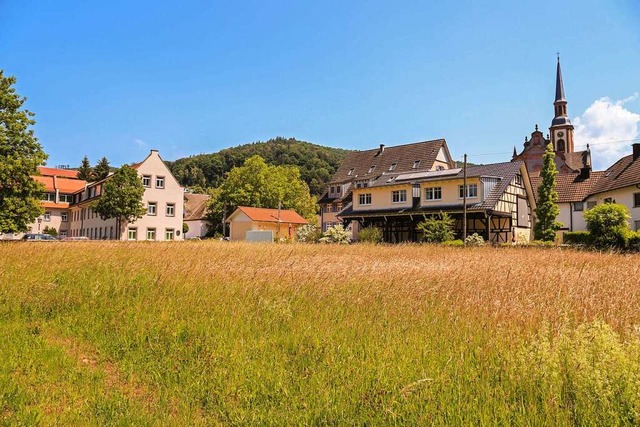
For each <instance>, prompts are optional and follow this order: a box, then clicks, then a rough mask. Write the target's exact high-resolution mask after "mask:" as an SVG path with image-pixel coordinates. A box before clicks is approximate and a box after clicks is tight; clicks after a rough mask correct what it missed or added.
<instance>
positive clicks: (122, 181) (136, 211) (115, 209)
mask: <svg viewBox="0 0 640 427" xmlns="http://www.w3.org/2000/svg"><path fill="white" fill-rule="evenodd" d="M143 194H144V187H143V186H142V181H141V180H140V178H139V177H138V173H137V172H136V170H135V169H133V168H132V167H130V166H128V165H124V166H122V167H121V168H120V169H118V170H116V171H115V172H114V174H113V175H112V176H111V178H109V179H108V180H107V181H106V182H105V183H104V193H103V195H102V197H100V198H99V199H98V201H97V202H96V203H95V204H94V205H93V206H92V207H93V210H94V211H95V212H96V213H97V214H98V215H100V218H102V219H103V220H107V219H109V218H115V219H116V235H117V236H121V235H122V227H123V226H124V225H125V224H126V223H129V222H133V221H135V220H136V219H138V218H142V216H143V215H144V214H145V213H146V210H145V208H144V206H143V205H142V195H143Z"/></svg>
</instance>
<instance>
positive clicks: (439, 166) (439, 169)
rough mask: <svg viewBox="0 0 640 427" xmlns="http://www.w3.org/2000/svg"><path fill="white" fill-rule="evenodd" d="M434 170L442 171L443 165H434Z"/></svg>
mask: <svg viewBox="0 0 640 427" xmlns="http://www.w3.org/2000/svg"><path fill="white" fill-rule="evenodd" d="M436 170H437V171H443V170H444V166H442V165H438V166H436Z"/></svg>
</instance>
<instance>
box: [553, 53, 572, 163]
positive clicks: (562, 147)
mask: <svg viewBox="0 0 640 427" xmlns="http://www.w3.org/2000/svg"><path fill="white" fill-rule="evenodd" d="M553 110H554V117H553V120H552V121H551V127H550V128H549V130H550V134H551V143H552V144H553V148H554V150H555V151H559V152H565V153H573V125H572V124H571V119H570V118H569V115H568V114H567V98H566V97H565V95H564V82H563V81H562V69H561V68H560V53H558V65H557V68H556V99H555V100H554V101H553Z"/></svg>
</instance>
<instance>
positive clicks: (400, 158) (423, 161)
mask: <svg viewBox="0 0 640 427" xmlns="http://www.w3.org/2000/svg"><path fill="white" fill-rule="evenodd" d="M383 147H384V149H382V150H381V149H380V148H376V149H373V150H366V151H352V152H350V153H349V154H347V158H346V159H345V160H344V161H343V162H342V164H341V165H340V167H339V168H338V170H337V171H336V173H335V174H334V175H333V178H332V179H331V182H332V183H337V182H345V181H352V180H355V179H370V178H372V177H376V176H378V175H380V174H382V173H383V172H386V173H389V172H394V173H399V172H408V171H414V172H415V171H427V170H429V169H431V168H432V167H433V164H434V163H435V161H436V157H437V156H438V154H439V153H440V150H441V149H443V150H444V151H445V153H446V155H447V156H448V157H449V159H450V158H451V156H450V155H449V151H448V149H447V143H446V142H445V140H444V139H436V140H432V141H423V142H414V143H412V144H405V145H397V146H395V147H385V146H383ZM416 160H419V161H420V164H419V165H418V167H417V168H415V169H414V168H413V164H414V162H415V161H416ZM394 163H395V165H396V166H395V168H394V170H393V171H390V170H389V169H390V168H391V165H392V164H394ZM372 166H375V168H373V169H374V170H373V171H371V172H369V170H370V169H371V168H372ZM451 166H453V165H451ZM352 169H353V172H352V173H351V175H349V171H350V170H352Z"/></svg>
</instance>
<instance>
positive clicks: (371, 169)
mask: <svg viewBox="0 0 640 427" xmlns="http://www.w3.org/2000/svg"><path fill="white" fill-rule="evenodd" d="M374 170H376V165H373V166H371V167H370V168H369V172H367V173H371V172H373V171H374Z"/></svg>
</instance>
